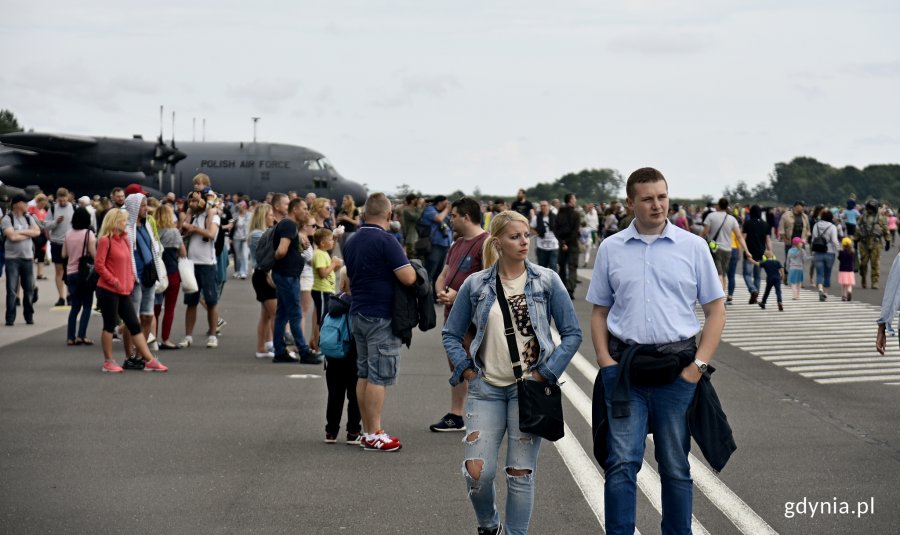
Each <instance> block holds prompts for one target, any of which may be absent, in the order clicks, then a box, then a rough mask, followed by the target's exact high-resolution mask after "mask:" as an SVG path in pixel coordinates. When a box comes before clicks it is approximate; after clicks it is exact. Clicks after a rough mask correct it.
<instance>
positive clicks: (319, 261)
mask: <svg viewBox="0 0 900 535" xmlns="http://www.w3.org/2000/svg"><path fill="white" fill-rule="evenodd" d="M327 267H331V255H329V254H328V251H323V250H322V249H316V250H315V251H314V252H313V257H312V268H313V286H312V289H313V290H315V291H317V292H327V293H330V294H333V293H334V290H335V288H334V281H335V278H336V277H335V275H334V270H332V271H331V273H329V274H328V276H327V277H325V278H324V279H323V278H322V277H320V276H319V268H327Z"/></svg>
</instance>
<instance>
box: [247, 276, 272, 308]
mask: <svg viewBox="0 0 900 535" xmlns="http://www.w3.org/2000/svg"><path fill="white" fill-rule="evenodd" d="M266 279H267V277H266V272H265V271H263V270H261V269H254V270H253V275H251V276H250V282H252V283H253V290H254V291H255V292H256V300H257V301H259V302H260V303H264V302H266V301H269V300H271V299H275V298H276V295H275V288H272V287H271V286H270V285H269V281H268V280H266Z"/></svg>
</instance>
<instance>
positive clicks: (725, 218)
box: [713, 213, 728, 241]
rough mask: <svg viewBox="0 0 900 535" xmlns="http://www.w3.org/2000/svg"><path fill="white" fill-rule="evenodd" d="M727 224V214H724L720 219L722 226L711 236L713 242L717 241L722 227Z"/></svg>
mask: <svg viewBox="0 0 900 535" xmlns="http://www.w3.org/2000/svg"><path fill="white" fill-rule="evenodd" d="M727 222H728V214H727V213H726V214H725V217H723V218H722V224H721V225H719V230H717V231H716V234H715V235H714V236H713V241H716V240H718V239H719V233H720V232H722V227H724V226H725V223H727Z"/></svg>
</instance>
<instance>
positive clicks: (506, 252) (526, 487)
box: [442, 211, 581, 535]
mask: <svg viewBox="0 0 900 535" xmlns="http://www.w3.org/2000/svg"><path fill="white" fill-rule="evenodd" d="M490 233H491V236H490V237H489V238H488V239H487V240H486V241H485V243H484V254H483V257H484V265H485V266H487V269H485V270H483V271H480V272H478V273H475V274H473V275H471V276H470V277H469V278H468V279H466V281H465V282H464V283H463V285H462V287H461V288H460V289H459V293H458V294H457V296H456V300H455V302H454V305H453V310H452V311H451V312H450V317H449V318H447V322H446V323H445V325H444V329H443V331H442V335H443V343H444V349H446V350H447V355H448V356H449V358H450V361H451V362H452V364H453V368H454V369H453V374H452V376H451V378H450V384H451V385H454V386H455V385H457V384H459V383H460V382H462V381H468V383H469V387H468V388H469V391H468V399H467V402H466V414H465V419H466V425H467V427H468V434H467V435H466V438H465V440H464V443H465V456H464V458H465V461H464V464H463V475H464V477H465V480H466V486H467V488H468V493H469V499H470V500H471V502H472V507H473V508H474V510H475V517H476V520H477V522H478V533H479V534H490V535H497V534H500V533H503V534H523V533H527V531H528V523H529V521H530V519H531V511H532V507H533V503H534V471H535V469H536V466H537V456H538V451H539V449H540V445H541V438H540V437H538V436H536V435H531V434H528V433H523V432H522V431H520V430H519V404H518V393H517V389H516V384H515V376H514V374H513V369H512V362H511V360H510V355H509V350H508V346H507V343H506V339H505V336H504V326H503V316H502V313H501V312H500V305H499V303H497V292H496V281H497V275H498V273H499V276H500V281H501V283H502V284H503V293H504V294H505V296H506V299H507V302H508V303H509V308H510V311H511V315H512V317H513V320H514V323H515V326H514V327H515V331H516V342H517V346H518V348H519V351H520V361H521V362H522V365H523V366H524V368H523V370H522V374H523V378H525V379H527V380H530V381H547V382H550V383H557V382H559V377H560V376H561V375H562V373H563V371H565V369H566V366H568V364H569V361H570V360H572V356H573V355H574V354H575V352H576V351H577V350H578V347H579V345H580V344H581V328H580V327H579V325H578V318H577V317H576V316H575V307H573V306H572V301H571V299H570V298H569V294H568V292H567V291H566V287H565V286H564V285H563V283H562V280H560V278H559V275H557V274H556V272H555V271H553V270H551V269H547V268H543V267H540V266H537V265H535V264H532V263H531V262H529V261H528V260H527V257H528V246H529V237H530V236H529V226H528V220H527V219H525V218H524V217H523V216H522V215H521V214H519V213H517V212H513V211H506V212H501V213H499V214H497V215H496V216H494V217H493V219H492V220H491V225H490ZM551 318H552V319H553V322H554V323H555V325H556V329H557V330H558V331H559V335H560V338H561V341H560V344H559V345H556V344H555V343H554V342H553V338H552V335H551V327H550V319H551ZM470 325H472V326H473V327H474V329H475V332H474V337H473V338H472V342H471V344H470V345H469V347H468V349H467V348H466V347H465V346H464V343H463V339H464V338H466V339H467V337H466V333H467V331H469V329H470ZM469 334H470V335H471V334H472V333H471V332H469ZM504 435H506V436H507V455H506V462H505V463H504V464H503V466H505V467H506V476H507V477H506V482H507V489H508V490H507V499H506V519H505V523H504V524H503V525H501V523H500V515H499V513H498V511H497V507H496V503H495V498H496V495H495V489H494V478H495V475H496V472H497V465H498V462H497V461H498V456H499V452H500V445H501V442H502V440H503V436H504Z"/></svg>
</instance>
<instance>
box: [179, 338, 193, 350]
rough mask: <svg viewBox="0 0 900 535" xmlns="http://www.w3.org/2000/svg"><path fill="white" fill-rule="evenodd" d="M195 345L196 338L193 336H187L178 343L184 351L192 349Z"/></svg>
mask: <svg viewBox="0 0 900 535" xmlns="http://www.w3.org/2000/svg"><path fill="white" fill-rule="evenodd" d="M192 345H194V337H193V336H185V337H184V338H182V339H181V341H180V342H178V347H180V348H182V349H184V348H186V347H191V346H192Z"/></svg>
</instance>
